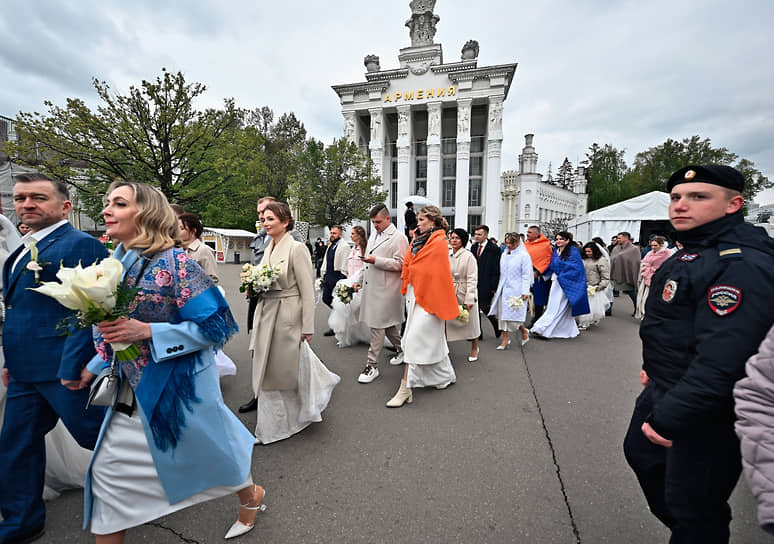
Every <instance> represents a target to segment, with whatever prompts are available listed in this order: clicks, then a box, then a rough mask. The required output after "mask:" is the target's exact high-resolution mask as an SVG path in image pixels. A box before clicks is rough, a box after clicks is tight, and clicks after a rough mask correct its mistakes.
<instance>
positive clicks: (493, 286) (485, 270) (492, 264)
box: [470, 240, 502, 308]
mask: <svg viewBox="0 0 774 544" xmlns="http://www.w3.org/2000/svg"><path fill="white" fill-rule="evenodd" d="M478 246H479V244H478V242H476V243H475V244H473V245H472V246H470V251H472V252H473V255H474V256H475V257H476V261H477V262H478V303H479V304H480V305H481V306H482V307H483V308H488V307H489V304H490V303H491V302H492V297H494V294H495V291H497V283H498V282H499V281H500V255H501V254H502V251H500V248H499V247H497V246H496V245H495V244H493V243H492V242H490V241H489V240H487V241H486V245H485V246H484V249H483V250H482V251H481V256H480V257H479V256H478Z"/></svg>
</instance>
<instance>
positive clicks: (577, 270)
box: [549, 246, 590, 316]
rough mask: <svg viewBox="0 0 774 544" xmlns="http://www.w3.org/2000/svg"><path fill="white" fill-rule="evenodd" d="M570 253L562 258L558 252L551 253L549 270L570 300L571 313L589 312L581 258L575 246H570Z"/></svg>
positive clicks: (584, 273) (584, 271) (574, 314)
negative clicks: (564, 258) (565, 258)
mask: <svg viewBox="0 0 774 544" xmlns="http://www.w3.org/2000/svg"><path fill="white" fill-rule="evenodd" d="M569 249H570V255H569V256H568V257H567V260H563V259H562V258H561V257H560V256H559V253H558V252H554V254H553V255H551V265H550V266H549V270H550V271H551V272H554V273H555V274H556V277H557V279H558V281H559V285H560V286H561V287H562V291H564V296H566V297H567V300H569V301H570V306H571V307H572V315H573V316H576V315H583V314H587V313H590V310H589V296H588V292H587V291H586V269H585V268H584V267H583V259H581V256H580V252H579V251H578V248H576V247H575V246H570V248H569Z"/></svg>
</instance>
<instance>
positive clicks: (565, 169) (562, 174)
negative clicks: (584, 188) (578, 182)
mask: <svg viewBox="0 0 774 544" xmlns="http://www.w3.org/2000/svg"><path fill="white" fill-rule="evenodd" d="M574 170H575V169H574V168H573V166H572V163H571V162H570V159H568V158H567V157H565V158H564V162H562V164H561V166H559V170H558V171H557V173H556V179H555V183H556V184H557V185H559V186H560V187H563V188H564V189H569V188H570V186H571V185H572V180H573V178H574V177H575V172H574Z"/></svg>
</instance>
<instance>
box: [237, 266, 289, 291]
mask: <svg viewBox="0 0 774 544" xmlns="http://www.w3.org/2000/svg"><path fill="white" fill-rule="evenodd" d="M280 262H281V261H280ZM280 272H281V269H280V266H279V265H276V266H274V267H271V266H269V265H267V264H259V265H255V266H254V265H251V264H246V265H244V266H243V267H242V272H240V273H239V277H240V279H241V280H242V284H241V285H240V286H239V292H240V293H247V296H249V297H251V298H254V297H257V296H258V295H259V294H260V293H263V292H265V291H268V290H269V289H270V288H271V286H272V284H273V283H274V282H275V281H277V278H279V275H280Z"/></svg>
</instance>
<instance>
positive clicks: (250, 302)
mask: <svg viewBox="0 0 774 544" xmlns="http://www.w3.org/2000/svg"><path fill="white" fill-rule="evenodd" d="M256 306H258V297H249V298H248V299H247V332H250V331H251V330H252V329H253V318H254V317H255V308H256Z"/></svg>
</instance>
